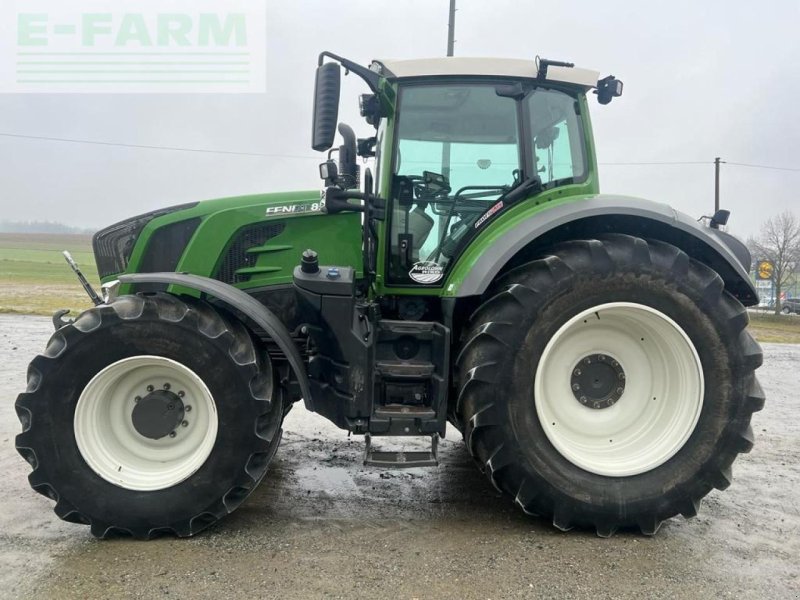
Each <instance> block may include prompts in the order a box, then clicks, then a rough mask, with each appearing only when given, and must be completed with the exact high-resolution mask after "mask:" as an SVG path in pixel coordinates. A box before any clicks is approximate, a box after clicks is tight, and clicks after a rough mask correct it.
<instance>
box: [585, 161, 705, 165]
mask: <svg viewBox="0 0 800 600" xmlns="http://www.w3.org/2000/svg"><path fill="white" fill-rule="evenodd" d="M597 164H598V165H601V166H631V165H636V166H639V165H710V164H714V163H713V161H708V160H682V161H656V162H601V163H597Z"/></svg>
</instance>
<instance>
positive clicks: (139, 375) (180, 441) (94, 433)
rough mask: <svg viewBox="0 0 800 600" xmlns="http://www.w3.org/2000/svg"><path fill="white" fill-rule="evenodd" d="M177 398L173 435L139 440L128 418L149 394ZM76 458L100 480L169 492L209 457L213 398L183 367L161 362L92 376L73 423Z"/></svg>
mask: <svg viewBox="0 0 800 600" xmlns="http://www.w3.org/2000/svg"><path fill="white" fill-rule="evenodd" d="M159 389H168V390H171V391H172V392H173V393H175V394H176V395H179V396H180V398H181V401H182V404H183V405H184V409H185V411H186V412H185V413H184V416H183V419H182V422H178V423H177V424H176V427H175V430H174V431H173V432H172V433H170V434H168V435H164V436H163V437H161V438H159V439H151V438H149V437H145V436H144V435H142V434H141V433H140V432H139V431H137V428H136V427H135V426H134V422H133V419H132V414H133V410H134V407H135V406H136V404H137V402H138V401H140V400H141V398H143V397H146V395H147V394H148V393H152V392H153V391H154V390H159ZM73 426H74V431H75V441H76V442H77V445H78V450H79V451H80V453H81V456H82V457H83V459H84V460H85V461H86V463H87V464H88V465H89V467H90V468H91V469H92V470H93V471H94V472H95V473H96V474H97V475H98V476H100V477H102V478H103V479H105V480H106V481H108V482H110V483H113V484H114V485H116V486H119V487H122V488H125V489H129V490H137V491H155V490H161V489H165V488H169V487H172V486H174V485H177V484H178V483H180V482H182V481H185V480H186V479H188V478H189V477H191V476H192V475H193V474H194V473H195V472H197V470H198V469H199V468H200V467H202V466H203V464H204V463H205V462H206V460H207V459H208V457H209V455H210V454H211V450H212V449H213V447H214V443H215V441H216V438H217V430H218V418H217V408H216V404H215V403H214V398H213V397H212V395H211V392H210V391H209V390H208V387H207V386H206V385H205V383H204V382H203V380H202V379H201V378H200V377H199V376H198V375H197V374H196V373H195V372H194V371H192V370H191V369H189V368H188V367H186V366H185V365H183V364H181V363H179V362H176V361H174V360H170V359H168V358H164V357H161V356H149V355H143V356H135V357H131V358H125V359H123V360H120V361H117V362H115V363H112V364H111V365H109V366H107V367H106V368H104V369H103V370H102V371H100V372H99V373H97V374H96V375H95V376H94V377H93V378H92V380H91V381H90V382H89V384H88V385H87V386H86V387H85V388H84V390H83V392H82V393H81V395H80V398H79V399H78V403H77V406H76V408H75V417H74V420H73Z"/></svg>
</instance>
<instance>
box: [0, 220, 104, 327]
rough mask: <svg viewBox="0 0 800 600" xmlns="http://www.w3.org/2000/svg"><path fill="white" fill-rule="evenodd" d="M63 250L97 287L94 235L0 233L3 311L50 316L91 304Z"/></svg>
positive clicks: (0, 309)
mask: <svg viewBox="0 0 800 600" xmlns="http://www.w3.org/2000/svg"><path fill="white" fill-rule="evenodd" d="M62 250H69V252H70V253H71V254H72V257H73V258H74V259H75V261H76V262H77V263H78V265H79V266H80V267H81V270H82V271H83V273H84V275H86V277H87V278H89V280H90V281H91V282H92V285H95V286H98V277H97V268H96V266H95V262H94V256H93V254H92V238H91V236H88V235H57V234H27V233H25V234H23V233H0V313H20V314H38V315H51V314H52V313H53V312H55V311H56V310H58V309H60V308H69V309H70V310H72V311H73V312H74V313H77V312H80V311H81V310H83V309H86V308H88V307H89V306H91V302H89V298H88V297H87V296H86V293H85V292H84V291H83V288H81V286H80V284H79V283H78V280H77V278H76V277H75V274H74V273H73V272H72V269H70V268H69V266H68V265H67V262H66V261H65V260H64V257H63V256H62V255H61V251H62ZM96 289H99V288H96Z"/></svg>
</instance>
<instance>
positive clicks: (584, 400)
mask: <svg viewBox="0 0 800 600" xmlns="http://www.w3.org/2000/svg"><path fill="white" fill-rule="evenodd" d="M579 402H580V403H581V404H586V396H581V397H580V399H579Z"/></svg>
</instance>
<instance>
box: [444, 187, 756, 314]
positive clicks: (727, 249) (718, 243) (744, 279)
mask: <svg viewBox="0 0 800 600" xmlns="http://www.w3.org/2000/svg"><path fill="white" fill-rule="evenodd" d="M601 233H626V234H630V235H636V236H639V237H644V238H649V239H658V240H661V241H664V242H668V243H670V244H673V245H675V246H677V247H679V248H681V249H682V250H683V251H684V252H686V253H687V254H689V256H691V257H692V258H694V259H696V260H699V261H700V262H702V263H704V264H706V265H708V266H709V267H710V268H712V269H714V270H715V271H717V273H719V275H720V276H721V277H722V279H723V280H724V282H725V287H726V289H727V290H728V291H729V292H730V293H731V294H733V295H734V296H735V297H736V298H737V299H738V300H739V301H741V302H742V303H743V304H744V305H746V306H750V305H753V304H757V303H758V293H757V292H756V289H755V287H754V286H753V283H752V282H751V281H750V277H749V275H748V271H749V269H750V253H749V252H748V250H747V248H746V247H745V245H744V244H742V243H741V242H740V241H739V240H737V239H736V238H734V237H733V236H731V235H728V234H726V233H724V232H720V231H718V230H714V229H710V228H708V227H705V226H703V225H700V224H699V223H698V222H697V221H695V220H694V219H693V218H691V217H690V216H688V215H685V214H683V213H680V212H678V211H676V210H675V209H673V208H671V207H670V206H668V205H666V204H661V203H657V202H652V201H649V200H642V199H640V198H631V197H627V196H609V195H598V196H591V197H588V198H585V199H582V200H572V201H564V202H560V203H553V204H550V205H548V204H542V205H539V206H535V207H534V208H532V209H531V210H524V211H515V213H514V214H513V215H512V214H509V215H508V218H506V219H498V220H497V221H496V222H494V223H492V224H491V225H490V226H489V227H487V230H486V231H485V232H483V233H482V234H481V236H480V237H479V238H478V239H476V240H475V242H473V245H472V248H470V249H469V250H468V251H467V252H466V253H464V255H462V257H461V258H460V259H459V261H458V263H457V264H456V265H455V268H454V269H453V271H452V272H451V274H450V276H449V277H448V280H447V283H446V284H445V294H444V295H445V296H449V297H456V298H460V297H466V296H475V295H481V294H483V293H484V292H485V291H486V290H487V289H488V287H489V285H490V284H491V283H492V281H493V280H494V279H495V277H496V276H497V274H498V273H500V271H501V270H502V269H503V268H504V267H505V266H506V265H507V264H509V263H510V261H512V259H514V257H515V256H517V255H518V254H519V253H521V252H525V251H527V250H530V249H531V248H532V247H533V248H536V247H537V246H541V247H543V246H544V245H550V244H552V243H556V242H558V241H563V240H567V239H580V238H582V237H583V238H585V237H586V236H592V235H598V234H601Z"/></svg>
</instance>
